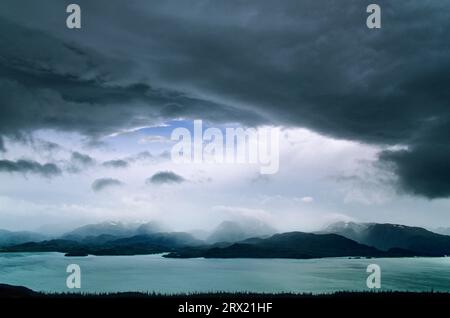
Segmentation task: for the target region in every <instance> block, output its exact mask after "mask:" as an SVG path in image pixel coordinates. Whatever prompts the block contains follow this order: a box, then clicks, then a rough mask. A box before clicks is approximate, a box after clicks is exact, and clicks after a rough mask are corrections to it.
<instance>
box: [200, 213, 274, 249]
mask: <svg viewBox="0 0 450 318" xmlns="http://www.w3.org/2000/svg"><path fill="white" fill-rule="evenodd" d="M274 233H276V230H275V229H274V228H273V227H271V226H269V225H267V224H266V223H264V222H262V221H260V220H257V219H245V220H242V221H240V222H233V221H224V222H222V223H220V224H219V225H218V226H217V227H216V229H215V230H214V231H213V232H212V233H211V234H210V235H209V237H208V238H207V241H208V242H210V243H217V242H238V241H242V240H245V239H247V238H251V237H267V236H270V235H273V234H274Z"/></svg>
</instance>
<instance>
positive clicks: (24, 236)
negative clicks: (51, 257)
mask: <svg viewBox="0 0 450 318" xmlns="http://www.w3.org/2000/svg"><path fill="white" fill-rule="evenodd" d="M47 238H48V237H46V236H45V235H42V234H38V233H34V232H27V231H21V232H13V231H7V230H0V246H11V245H16V244H21V243H25V242H33V241H34V242H37V241H43V240H45V239H47Z"/></svg>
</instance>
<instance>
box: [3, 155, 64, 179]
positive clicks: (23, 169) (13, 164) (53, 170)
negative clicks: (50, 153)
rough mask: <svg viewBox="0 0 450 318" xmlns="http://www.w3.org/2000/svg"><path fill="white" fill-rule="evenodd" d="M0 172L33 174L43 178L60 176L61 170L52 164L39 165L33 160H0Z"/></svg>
mask: <svg viewBox="0 0 450 318" xmlns="http://www.w3.org/2000/svg"><path fill="white" fill-rule="evenodd" d="M0 172H10V173H12V172H15V173H23V174H28V173H33V174H38V175H41V176H44V177H54V176H58V175H60V174H61V169H60V168H59V167H58V166H57V165H55V164H53V163H46V164H41V163H39V162H36V161H33V160H25V159H22V160H17V161H11V160H0Z"/></svg>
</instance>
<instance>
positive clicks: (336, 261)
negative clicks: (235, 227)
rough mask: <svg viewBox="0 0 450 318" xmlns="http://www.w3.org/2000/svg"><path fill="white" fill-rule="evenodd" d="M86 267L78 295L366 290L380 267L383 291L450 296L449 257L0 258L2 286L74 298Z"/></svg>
mask: <svg viewBox="0 0 450 318" xmlns="http://www.w3.org/2000/svg"><path fill="white" fill-rule="evenodd" d="M72 263H75V264H78V265H79V266H80V268H81V289H79V290H76V291H79V292H117V291H155V292H161V293H177V292H210V291H252V292H312V293H324V292H333V291H339V290H361V291H364V290H367V287H366V278H367V275H368V274H367V273H366V268H367V265H369V264H373V263H375V264H378V265H379V266H380V267H381V286H382V288H381V289H382V290H408V291H431V290H434V291H448V292H450V258H390V259H389V258H382V259H347V258H327V259H314V260H292V259H202V258H199V259H166V258H163V257H161V255H140V256H88V257H71V258H67V257H64V256H63V254H60V253H7V254H1V253H0V283H5V284H12V285H22V286H26V287H29V288H32V289H34V290H39V291H47V292H70V291H74V290H70V289H68V288H67V287H66V278H67V275H69V274H67V273H66V267H67V265H69V264H72Z"/></svg>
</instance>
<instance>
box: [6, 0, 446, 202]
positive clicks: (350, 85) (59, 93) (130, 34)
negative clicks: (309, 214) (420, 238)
mask: <svg viewBox="0 0 450 318" xmlns="http://www.w3.org/2000/svg"><path fill="white" fill-rule="evenodd" d="M21 2H22V1H4V2H2V3H1V4H0V6H1V7H0V9H1V10H0V12H1V14H0V17H3V18H0V30H2V31H0V40H1V42H2V43H3V44H2V46H1V49H0V53H1V54H0V74H4V75H2V76H0V104H1V109H0V134H3V135H9V134H13V133H17V132H18V131H21V132H22V131H33V130H35V129H38V128H54V129H62V130H73V131H78V132H80V133H82V134H85V135H88V136H91V137H95V136H99V135H102V134H106V133H110V132H115V131H118V130H121V129H124V128H129V127H137V126H142V125H145V124H148V123H151V122H155V121H161V120H165V119H171V118H178V117H184V118H202V119H209V120H213V121H218V122H228V121H237V122H241V123H243V124H247V125H255V124H261V123H273V124H281V125H285V126H300V127H307V128H309V129H312V130H314V131H317V132H320V133H322V134H325V135H328V136H332V137H335V138H345V139H350V140H356V141H361V142H364V143H372V144H378V145H382V146H385V145H397V144H400V145H405V146H408V147H409V148H408V151H406V152H405V151H400V152H392V151H391V152H385V153H383V154H381V155H380V159H381V160H382V161H383V162H388V163H390V164H391V165H392V166H393V167H394V168H395V171H396V172H397V174H398V177H399V182H400V185H401V187H402V189H403V190H405V191H406V192H409V193H414V194H419V195H424V196H427V197H430V198H435V197H448V196H450V189H449V188H448V187H447V186H445V185H443V182H442V180H441V177H442V176H448V174H449V173H450V166H449V165H446V163H447V162H448V157H449V156H450V151H449V148H448V147H447V146H446V144H447V143H448V137H447V140H444V141H443V142H442V141H441V142H436V138H438V139H439V138H441V139H442V138H443V137H442V135H441V134H442V133H441V132H445V131H447V132H448V131H450V129H449V127H450V124H449V122H450V121H449V120H448V119H449V116H450V115H449V114H450V105H449V101H450V90H448V89H447V86H448V83H449V82H450V60H449V58H448V57H449V56H450V42H449V41H447V40H446V39H448V38H450V19H448V12H449V10H450V4H448V3H447V2H444V1H438V0H435V1H427V2H423V1H414V2H407V3H405V2H400V1H395V2H394V1H381V0H380V1H378V2H377V3H379V4H380V5H381V8H382V29H381V30H369V29H367V28H366V26H365V19H366V17H367V13H366V12H365V9H366V6H367V4H369V3H370V2H371V1H360V0H354V1H350V0H349V1H346V2H345V3H343V2H342V1H316V0H314V1H313V0H309V1H297V0H292V1H289V0H287V1H282V2H280V1H254V0H247V1H233V2H231V1H221V0H214V1H207V0H194V1H189V2H180V1H161V2H144V1H142V2H138V3H134V2H133V4H132V5H131V4H124V3H123V2H114V1H108V2H106V1H95V2H92V1H79V4H80V5H81V6H82V8H83V12H85V13H86V18H85V19H84V20H83V21H84V24H83V28H82V30H79V32H78V31H77V32H74V31H73V30H66V29H65V28H64V26H61V25H60V23H61V21H64V18H65V16H64V14H65V13H64V12H65V10H64V7H63V5H62V4H61V3H60V2H59V1H53V2H52V1H49V2H46V3H45V4H42V3H39V4H37V3H34V2H29V3H27V4H28V5H27V6H26V8H25V9H24V6H23V5H21ZM19 9H20V10H19ZM36 12H39V13H41V14H36ZM19 14H20V15H19ZM58 14H61V15H63V17H62V18H61V19H53V18H49V17H53V16H55V15H58ZM106 26H107V27H106ZM32 27H34V28H32ZM445 136H449V135H448V134H447V135H445ZM444 139H445V138H444ZM427 154H428V155H427Z"/></svg>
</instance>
